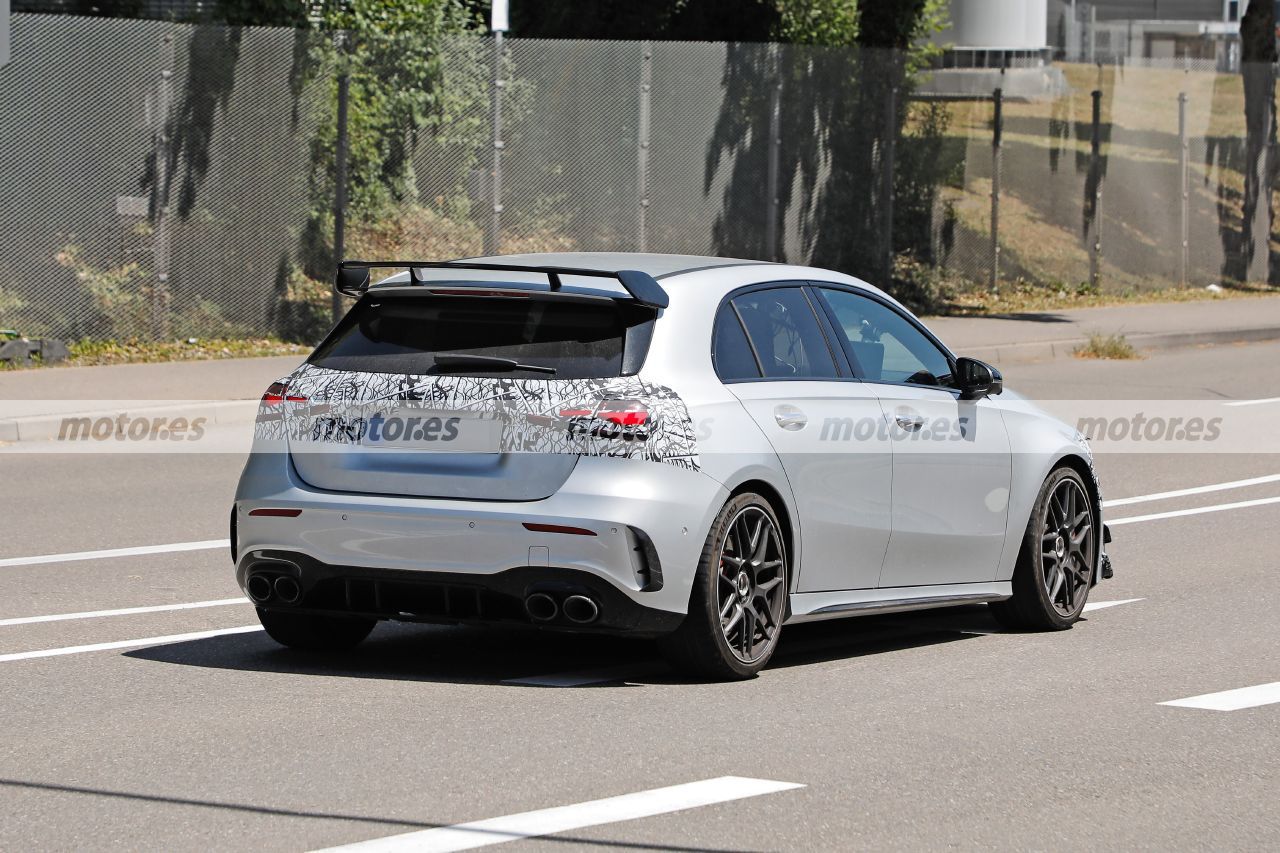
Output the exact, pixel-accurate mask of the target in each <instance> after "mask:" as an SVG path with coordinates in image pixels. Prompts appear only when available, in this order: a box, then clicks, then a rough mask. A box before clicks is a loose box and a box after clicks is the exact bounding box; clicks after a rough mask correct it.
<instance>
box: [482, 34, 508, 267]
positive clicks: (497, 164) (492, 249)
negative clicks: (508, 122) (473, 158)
mask: <svg viewBox="0 0 1280 853" xmlns="http://www.w3.org/2000/svg"><path fill="white" fill-rule="evenodd" d="M492 83H493V86H492V94H491V100H492V103H493V171H492V173H491V174H490V175H489V201H490V205H491V210H490V213H491V214H492V215H491V218H490V219H489V228H488V230H487V231H486V232H485V239H484V253H485V254H486V255H496V254H498V253H499V252H501V251H502V148H503V142H502V88H503V85H504V84H503V80H502V30H497V31H495V32H494V34H493V81H492Z"/></svg>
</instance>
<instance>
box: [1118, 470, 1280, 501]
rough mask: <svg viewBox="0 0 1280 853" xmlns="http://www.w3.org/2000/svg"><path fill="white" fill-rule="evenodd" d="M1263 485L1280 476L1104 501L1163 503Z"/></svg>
mask: <svg viewBox="0 0 1280 853" xmlns="http://www.w3.org/2000/svg"><path fill="white" fill-rule="evenodd" d="M1263 483H1280V474H1268V475H1266V476H1265V477H1250V478H1249V479H1248V480H1232V481H1231V482H1229V483H1214V484H1212V485H1209V486H1192V487H1191V488H1189V489H1174V490H1173V491H1171V492H1155V493H1154V494H1150V495H1138V496H1137V497H1132V498H1114V499H1112V500H1109V501H1103V502H1102V505H1103V506H1104V507H1112V506H1127V505H1128V504H1140V503H1146V502H1148V501H1163V500H1167V499H1168V498H1182V497H1186V496H1187V495H1203V494H1205V493H1206V492H1221V491H1225V490H1227V489H1243V488H1245V487H1246V486H1258V485H1261V484H1263Z"/></svg>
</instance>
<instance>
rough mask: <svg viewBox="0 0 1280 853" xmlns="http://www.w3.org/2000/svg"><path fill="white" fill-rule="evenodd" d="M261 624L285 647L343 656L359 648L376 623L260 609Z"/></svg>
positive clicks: (270, 635)
mask: <svg viewBox="0 0 1280 853" xmlns="http://www.w3.org/2000/svg"><path fill="white" fill-rule="evenodd" d="M258 621H259V622H261V623H262V627H263V628H265V629H266V631H267V635H268V636H269V637H271V639H273V640H275V641H276V642H277V643H279V644H280V645H282V646H288V647H289V648H291V649H300V650H303V651H308V652H342V651H346V650H347V649H353V648H355V647H356V646H358V645H360V642H361V641H362V640H364V638H365V637H367V636H369V632H370V631H372V630H373V626H374V625H376V624H377V623H378V620H377V619H361V618H359V617H348V616H323V615H319V614H315V613H288V612H285V611H281V610H263V609H262V608H261V607H259V608H258Z"/></svg>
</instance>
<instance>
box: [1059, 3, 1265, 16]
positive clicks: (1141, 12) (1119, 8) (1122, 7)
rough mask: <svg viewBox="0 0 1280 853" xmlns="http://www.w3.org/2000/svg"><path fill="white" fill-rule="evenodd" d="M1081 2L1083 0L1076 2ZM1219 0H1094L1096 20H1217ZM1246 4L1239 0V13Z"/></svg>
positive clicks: (1220, 11) (1222, 5) (1221, 6)
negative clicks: (1096, 12) (1096, 11)
mask: <svg viewBox="0 0 1280 853" xmlns="http://www.w3.org/2000/svg"><path fill="white" fill-rule="evenodd" d="M1076 5H1077V6H1083V5H1085V4H1084V0H1081V2H1079V3H1077V4H1076ZM1226 5H1227V4H1226V3H1224V2H1223V0H1094V2H1093V6H1094V7H1095V8H1096V9H1097V10H1098V20H1099V21H1221V20H1223V18H1224V15H1223V13H1224V10H1225V8H1226ZM1247 5H1248V3H1247V2H1246V0H1241V3H1240V10H1241V13H1242V14H1243V12H1244V8H1245V7H1246V6H1247Z"/></svg>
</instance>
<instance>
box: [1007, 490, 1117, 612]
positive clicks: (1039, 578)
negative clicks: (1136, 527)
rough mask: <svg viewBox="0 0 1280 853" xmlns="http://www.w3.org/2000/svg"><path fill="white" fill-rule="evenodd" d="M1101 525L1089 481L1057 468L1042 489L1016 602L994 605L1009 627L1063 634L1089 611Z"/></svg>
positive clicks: (1022, 556) (1025, 544) (1016, 583)
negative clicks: (1088, 484) (1099, 525)
mask: <svg viewBox="0 0 1280 853" xmlns="http://www.w3.org/2000/svg"><path fill="white" fill-rule="evenodd" d="M1097 530H1098V524H1097V519H1096V518H1095V517H1094V507H1093V501H1091V500H1090V499H1089V492H1088V490H1087V489H1086V488H1085V485H1084V480H1083V479H1082V478H1081V477H1080V475H1079V474H1078V473H1076V472H1075V471H1074V470H1073V469H1071V468H1058V469H1056V470H1055V471H1054V472H1053V473H1051V474H1050V475H1049V478H1048V479H1047V480H1045V482H1044V485H1043V486H1042V487H1041V489H1040V497H1039V498H1038V499H1037V500H1036V505H1035V508H1034V509H1033V510H1032V512H1031V520H1030V521H1029V522H1028V524H1027V532H1026V535H1025V536H1023V540H1022V550H1021V551H1020V552H1019V554H1018V564H1017V567H1016V568H1015V569H1014V572H1013V597H1012V598H1010V599H1009V600H1007V601H1000V602H996V603H994V604H991V605H990V607H991V612H992V614H993V615H994V616H995V617H996V619H997V620H998V621H999V622H1000V624H1002V625H1004V626H1005V627H1007V628H1015V629H1023V630H1033V631H1061V630H1062V629H1064V628H1070V627H1071V626H1072V625H1073V624H1075V623H1076V621H1077V620H1079V618H1080V613H1081V612H1082V611H1083V610H1084V605H1085V601H1086V599H1088V597H1089V589H1090V587H1091V586H1092V585H1093V572H1094V567H1095V566H1096V564H1097V547H1098V545H1097V543H1098V536H1097Z"/></svg>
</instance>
